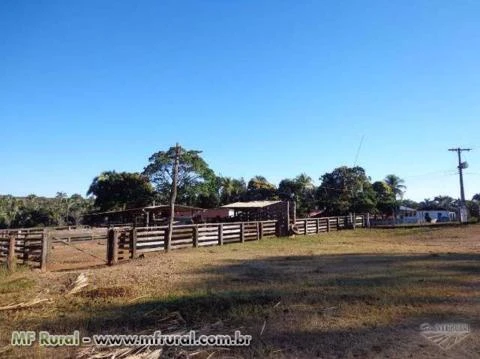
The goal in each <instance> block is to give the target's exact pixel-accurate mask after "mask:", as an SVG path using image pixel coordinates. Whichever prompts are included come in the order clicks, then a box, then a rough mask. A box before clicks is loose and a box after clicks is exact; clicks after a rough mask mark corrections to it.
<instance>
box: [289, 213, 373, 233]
mask: <svg viewBox="0 0 480 359" xmlns="http://www.w3.org/2000/svg"><path fill="white" fill-rule="evenodd" d="M354 217H355V221H354V220H353V218H354ZM354 224H355V225H354ZM368 226H369V224H368V219H367V215H363V214H362V215H356V216H353V215H352V216H343V217H321V218H297V220H296V221H295V227H296V228H295V232H297V233H298V234H317V233H324V232H330V231H338V230H341V229H352V228H354V227H355V228H356V227H359V228H362V227H368Z"/></svg>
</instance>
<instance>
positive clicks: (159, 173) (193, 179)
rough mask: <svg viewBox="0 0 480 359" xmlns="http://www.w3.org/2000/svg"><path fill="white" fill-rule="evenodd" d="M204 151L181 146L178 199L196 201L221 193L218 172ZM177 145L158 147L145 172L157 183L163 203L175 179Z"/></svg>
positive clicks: (191, 203) (165, 201)
mask: <svg viewBox="0 0 480 359" xmlns="http://www.w3.org/2000/svg"><path fill="white" fill-rule="evenodd" d="M200 153H201V151H195V150H186V149H184V148H180V157H179V168H178V181H177V201H176V202H177V203H179V204H184V205H197V203H198V202H199V200H200V201H203V200H205V199H206V198H210V199H212V197H213V196H215V193H218V185H217V178H216V176H215V173H214V172H213V171H212V170H211V169H210V168H209V167H208V164H207V163H206V162H205V161H204V160H203V158H202V157H201V156H200ZM174 156H175V147H170V148H169V149H168V150H167V151H159V152H156V153H154V154H153V155H152V156H150V158H149V162H150V163H149V164H148V165H147V166H146V167H145V169H144V171H143V174H144V175H145V176H147V177H148V178H149V179H150V180H151V182H152V183H153V184H154V185H155V188H156V190H157V198H158V199H159V200H160V201H161V202H162V203H168V202H169V198H170V191H171V185H172V181H173V158H174Z"/></svg>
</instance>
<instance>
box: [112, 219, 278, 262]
mask: <svg viewBox="0 0 480 359" xmlns="http://www.w3.org/2000/svg"><path fill="white" fill-rule="evenodd" d="M276 226H277V221H275V220H271V221H255V222H238V223H206V224H191V225H176V226H174V227H173V229H172V241H171V249H181V248H191V247H205V246H217V245H224V244H230V243H244V242H248V241H255V240H259V239H261V238H264V237H272V236H275V234H276ZM167 235H168V227H167V226H158V227H135V228H114V229H110V230H109V233H108V249H107V261H108V263H109V264H114V263H116V262H119V261H122V260H127V259H129V258H136V257H138V256H140V255H142V254H144V253H148V252H158V251H164V250H165V245H166V242H165V238H166V236H167Z"/></svg>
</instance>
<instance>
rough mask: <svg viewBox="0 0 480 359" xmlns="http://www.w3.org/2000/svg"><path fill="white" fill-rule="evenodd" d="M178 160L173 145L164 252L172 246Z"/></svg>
mask: <svg viewBox="0 0 480 359" xmlns="http://www.w3.org/2000/svg"><path fill="white" fill-rule="evenodd" d="M179 162H180V146H179V145H178V142H177V144H176V145H175V157H174V163H173V178H172V189H171V191H170V218H169V222H168V233H167V238H165V252H168V251H169V250H170V249H171V247H172V233H173V219H174V216H175V200H176V198H177V180H178V165H179Z"/></svg>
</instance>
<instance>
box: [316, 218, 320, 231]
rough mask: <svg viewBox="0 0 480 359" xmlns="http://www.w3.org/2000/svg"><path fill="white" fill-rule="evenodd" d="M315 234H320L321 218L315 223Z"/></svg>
mask: <svg viewBox="0 0 480 359" xmlns="http://www.w3.org/2000/svg"><path fill="white" fill-rule="evenodd" d="M315 233H317V234H318V233H320V218H317V222H315Z"/></svg>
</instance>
